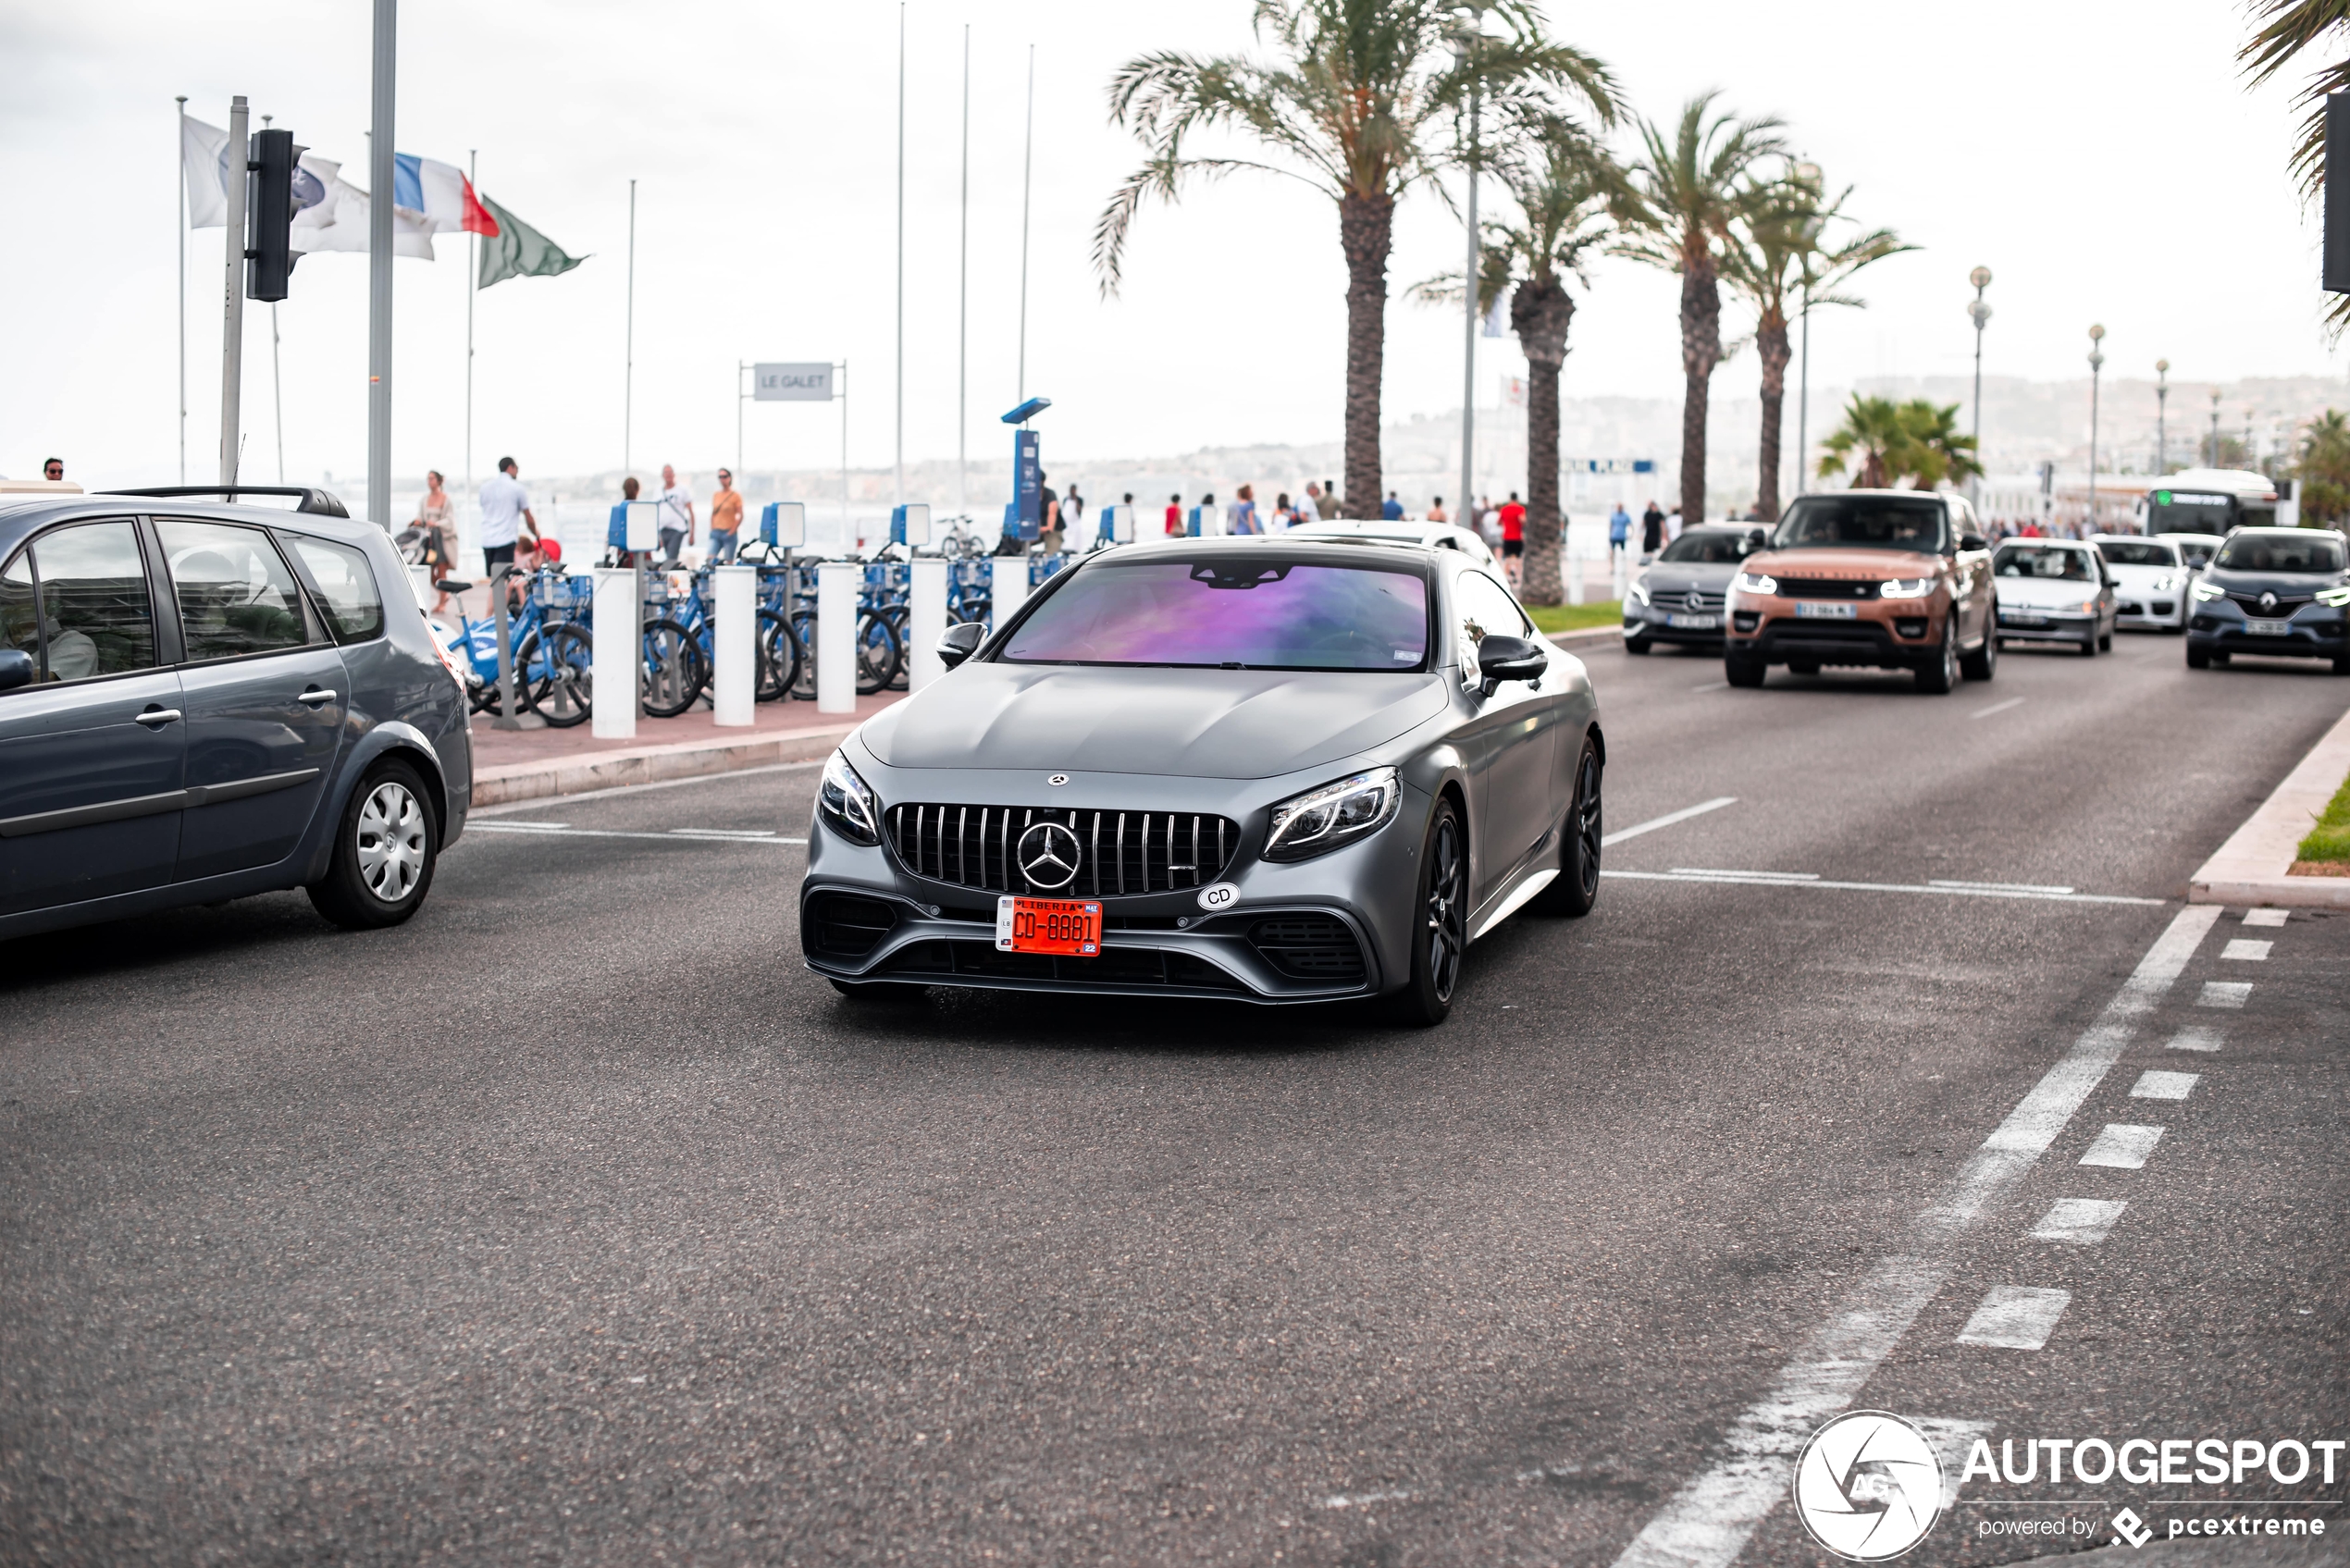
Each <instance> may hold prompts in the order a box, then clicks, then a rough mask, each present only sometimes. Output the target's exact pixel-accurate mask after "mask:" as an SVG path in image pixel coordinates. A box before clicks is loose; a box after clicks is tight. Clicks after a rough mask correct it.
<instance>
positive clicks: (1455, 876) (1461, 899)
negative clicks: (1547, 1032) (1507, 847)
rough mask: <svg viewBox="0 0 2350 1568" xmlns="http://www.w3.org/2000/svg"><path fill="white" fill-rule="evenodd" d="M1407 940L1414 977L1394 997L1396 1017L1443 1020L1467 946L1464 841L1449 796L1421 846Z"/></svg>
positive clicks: (1415, 1020) (1416, 1021) (1419, 1021)
mask: <svg viewBox="0 0 2350 1568" xmlns="http://www.w3.org/2000/svg"><path fill="white" fill-rule="evenodd" d="M1411 940H1412V975H1411V979H1410V980H1409V981H1408V982H1405V984H1404V989H1403V990H1402V992H1400V993H1399V994H1397V995H1396V996H1395V998H1394V1003H1393V1006H1394V1010H1395V1013H1396V1016H1397V1017H1398V1018H1399V1019H1401V1021H1403V1022H1405V1023H1412V1024H1421V1025H1427V1024H1439V1023H1442V1022H1443V1021H1444V1015H1445V1014H1446V1013H1448V1012H1450V1011H1452V1008H1453V990H1454V988H1455V987H1456V986H1458V985H1459V984H1460V980H1461V957H1462V955H1463V954H1465V953H1466V951H1467V950H1468V845H1467V843H1466V841H1465V840H1464V839H1463V837H1462V835H1461V820H1460V817H1459V815H1458V813H1456V812H1455V811H1454V810H1453V803H1452V802H1451V801H1450V800H1444V801H1441V802H1440V803H1439V804H1438V806H1437V808H1436V814H1435V816H1434V817H1432V818H1430V819H1429V824H1428V837H1427V840H1426V841H1425V842H1424V843H1423V845H1422V846H1421V849H1420V879H1419V897H1418V899H1417V900H1416V907H1415V909H1414V914H1413V920H1412V937H1411Z"/></svg>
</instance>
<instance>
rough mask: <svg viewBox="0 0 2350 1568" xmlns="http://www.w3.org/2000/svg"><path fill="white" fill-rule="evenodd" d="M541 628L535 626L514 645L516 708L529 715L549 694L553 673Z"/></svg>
mask: <svg viewBox="0 0 2350 1568" xmlns="http://www.w3.org/2000/svg"><path fill="white" fill-rule="evenodd" d="M543 647H544V644H543V639H541V637H540V636H539V628H538V627H537V626H533V627H532V628H531V629H530V630H529V631H528V632H527V633H526V634H525V635H524V636H523V638H522V640H521V641H520V642H518V643H516V644H515V645H514V706H515V707H516V708H518V709H520V710H522V711H523V712H525V713H528V712H530V711H531V710H534V709H536V708H537V707H538V699H539V698H542V697H544V696H545V695H546V694H547V685H548V683H549V682H550V680H552V679H553V673H552V672H551V671H550V670H549V669H548V668H547V662H546V658H545V654H544V652H543Z"/></svg>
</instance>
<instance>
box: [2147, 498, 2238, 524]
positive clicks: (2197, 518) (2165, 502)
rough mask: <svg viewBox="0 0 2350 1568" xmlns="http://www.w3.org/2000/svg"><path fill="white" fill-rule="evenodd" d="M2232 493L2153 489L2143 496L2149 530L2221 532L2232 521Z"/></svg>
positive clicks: (2233, 507)
mask: <svg viewBox="0 0 2350 1568" xmlns="http://www.w3.org/2000/svg"><path fill="white" fill-rule="evenodd" d="M2235 507H2236V501H2235V497H2233V496H2222V495H2212V494H2209V493H2208V492H2199V491H2194V490H2157V491H2155V492H2154V494H2153V495H2152V496H2150V497H2148V498H2147V500H2146V532H2147V533H2149V534H2224V533H2226V532H2227V531H2228V530H2229V529H2231V528H2232V527H2234V526H2235V525H2236V518H2235Z"/></svg>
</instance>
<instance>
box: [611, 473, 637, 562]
mask: <svg viewBox="0 0 2350 1568" xmlns="http://www.w3.org/2000/svg"><path fill="white" fill-rule="evenodd" d="M643 491H644V487H643V486H641V485H639V484H637V476H636V475H633V474H632V475H629V476H628V477H627V478H625V479H623V480H622V481H621V482H620V504H619V505H618V506H615V507H613V508H612V521H611V522H610V523H607V524H606V525H604V548H605V549H608V550H610V551H612V564H613V565H615V566H634V565H636V564H637V558H636V557H635V556H633V555H631V554H629V552H628V503H629V502H630V501H632V500H636V499H637V496H639V495H640V494H642V493H643Z"/></svg>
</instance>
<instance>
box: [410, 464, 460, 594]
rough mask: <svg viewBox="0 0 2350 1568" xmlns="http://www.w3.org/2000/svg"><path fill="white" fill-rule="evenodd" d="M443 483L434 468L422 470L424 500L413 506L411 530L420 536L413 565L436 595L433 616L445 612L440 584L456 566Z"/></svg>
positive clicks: (452, 515)
mask: <svg viewBox="0 0 2350 1568" xmlns="http://www.w3.org/2000/svg"><path fill="white" fill-rule="evenodd" d="M447 482H448V481H447V480H445V479H443V478H442V477H441V475H440V470H439V469H438V468H428V469H427V470H425V497H424V500H420V501H418V502H417V503H416V521H415V529H416V532H417V534H418V535H419V536H420V537H418V539H417V541H416V562H415V563H416V564H417V565H419V566H422V567H423V568H425V572H426V576H425V581H427V582H428V583H430V584H432V585H433V586H434V588H435V589H436V590H437V591H438V592H439V595H440V597H439V599H435V600H434V601H433V606H432V612H433V613H434V614H435V615H446V614H447V613H448V612H449V590H448V589H446V588H443V587H441V586H440V584H441V582H442V581H443V580H444V579H445V578H447V577H448V575H449V574H450V571H451V569H452V568H453V567H455V565H456V564H457V537H456V530H455V528H454V527H453V526H452V524H453V522H454V519H455V515H456V510H457V509H456V507H455V506H454V505H452V504H451V501H450V500H449V492H448V491H447V490H444V489H442V488H441V486H443V485H444V484H446V483H447Z"/></svg>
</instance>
